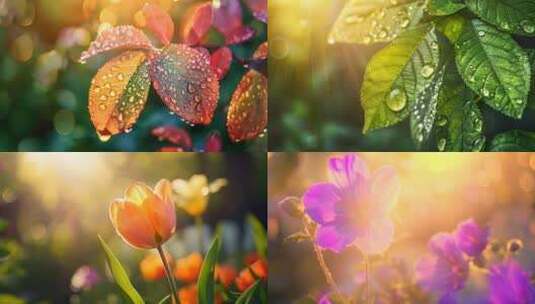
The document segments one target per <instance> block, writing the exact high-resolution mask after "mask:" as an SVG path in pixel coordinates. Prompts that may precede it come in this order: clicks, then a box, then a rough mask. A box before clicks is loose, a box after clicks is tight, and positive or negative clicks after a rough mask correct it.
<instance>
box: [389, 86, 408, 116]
mask: <svg viewBox="0 0 535 304" xmlns="http://www.w3.org/2000/svg"><path fill="white" fill-rule="evenodd" d="M386 105H387V106H388V108H389V109H390V110H392V111H394V112H399V111H401V110H403V109H404V108H405V106H406V105H407V95H406V94H405V92H404V91H402V90H400V89H394V90H392V92H390V94H388V96H387V99H386Z"/></svg>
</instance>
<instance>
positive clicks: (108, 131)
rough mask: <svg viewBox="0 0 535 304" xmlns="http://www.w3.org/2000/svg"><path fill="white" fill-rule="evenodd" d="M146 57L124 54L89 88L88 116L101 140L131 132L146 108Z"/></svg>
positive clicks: (147, 85)
mask: <svg viewBox="0 0 535 304" xmlns="http://www.w3.org/2000/svg"><path fill="white" fill-rule="evenodd" d="M146 59H147V56H146V54H145V53H144V52H141V51H128V52H125V53H123V54H121V55H119V56H117V57H115V58H113V59H112V60H110V61H109V62H108V63H106V64H105V65H104V66H103V67H102V68H101V69H100V70H99V71H98V72H97V74H96V75H95V77H94V78H93V81H92V82H91V87H90V89H89V114H90V115H91V121H92V122H93V125H94V126H95V129H97V134H99V137H100V139H101V140H103V141H106V140H108V139H109V138H110V137H111V135H114V134H118V133H121V132H129V131H130V130H131V129H132V126H133V125H134V123H135V122H136V121H137V119H138V117H139V114H140V113H141V111H142V110H143V108H144V107H145V103H146V101H147V96H148V93H149V88H150V78H149V71H148V61H147V60H146Z"/></svg>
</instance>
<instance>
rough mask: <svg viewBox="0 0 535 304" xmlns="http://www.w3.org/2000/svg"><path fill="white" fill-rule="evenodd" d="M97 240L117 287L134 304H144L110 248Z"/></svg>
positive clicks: (100, 239)
mask: <svg viewBox="0 0 535 304" xmlns="http://www.w3.org/2000/svg"><path fill="white" fill-rule="evenodd" d="M98 239H99V241H100V244H101V245H102V248H103V249H104V252H105V253H106V258H107V261H108V265H109V266H110V270H111V274H112V275H113V278H114V279H115V282H116V283H117V285H119V287H121V289H122V290H123V291H124V293H126V295H127V296H128V297H129V298H130V300H132V302H133V303H134V304H142V303H145V301H143V298H142V297H141V296H140V295H139V293H138V292H137V290H136V289H135V287H134V285H132V282H130V279H129V278H128V274H127V273H126V271H125V269H124V268H123V266H122V265H121V262H119V260H118V259H117V257H116V256H115V254H113V252H112V251H111V249H110V247H108V245H107V244H106V242H105V241H104V240H103V239H102V238H101V237H100V235H99V236H98Z"/></svg>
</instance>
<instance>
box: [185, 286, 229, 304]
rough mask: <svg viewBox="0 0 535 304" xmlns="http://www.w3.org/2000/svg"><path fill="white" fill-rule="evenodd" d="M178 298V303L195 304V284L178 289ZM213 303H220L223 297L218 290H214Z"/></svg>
mask: <svg viewBox="0 0 535 304" xmlns="http://www.w3.org/2000/svg"><path fill="white" fill-rule="evenodd" d="M178 300H179V301H180V304H197V285H195V284H190V285H188V286H186V287H182V288H180V289H179V290H178ZM215 303H216V304H222V303H223V298H222V297H221V293H220V292H216V295H215Z"/></svg>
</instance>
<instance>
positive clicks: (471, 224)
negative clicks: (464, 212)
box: [455, 219, 489, 257]
mask: <svg viewBox="0 0 535 304" xmlns="http://www.w3.org/2000/svg"><path fill="white" fill-rule="evenodd" d="M455 238H456V241H457V246H458V247H459V249H461V250H462V251H463V252H464V253H466V254H467V255H469V256H471V257H477V256H479V255H481V253H482V252H483V250H485V248H486V247H487V243H488V238H489V228H488V227H481V226H479V225H478V224H477V223H476V221H475V220H474V219H468V220H466V221H464V222H462V223H460V224H459V225H457V230H456V231H455Z"/></svg>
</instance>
